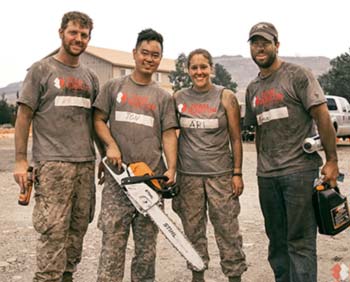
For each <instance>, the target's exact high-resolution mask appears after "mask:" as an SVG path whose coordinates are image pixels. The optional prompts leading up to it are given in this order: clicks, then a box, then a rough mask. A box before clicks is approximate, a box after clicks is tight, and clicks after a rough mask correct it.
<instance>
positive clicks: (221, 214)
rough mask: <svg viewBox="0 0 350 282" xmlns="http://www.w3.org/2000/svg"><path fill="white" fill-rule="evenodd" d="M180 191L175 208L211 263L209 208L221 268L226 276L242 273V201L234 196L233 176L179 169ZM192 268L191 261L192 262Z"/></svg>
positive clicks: (189, 234) (178, 181)
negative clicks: (189, 171)
mask: <svg viewBox="0 0 350 282" xmlns="http://www.w3.org/2000/svg"><path fill="white" fill-rule="evenodd" d="M176 182H177V184H178V185H179V187H180V193H179V195H178V196H176V197H175V198H174V199H173V201H172V207H173V210H174V211H175V212H176V213H177V214H178V215H179V217H180V218H181V221H182V224H183V227H184V231H185V234H186V235H187V237H188V238H189V240H190V241H191V242H192V244H193V246H194V247H195V249H196V250H197V251H198V252H199V254H200V255H201V256H202V258H203V260H204V262H205V264H206V266H207V267H208V263H209V254H208V241H207V236H206V231H207V220H208V219H207V210H208V213H209V218H210V221H211V223H212V225H213V227H214V232H215V238H216V243H217V245H218V248H219V252H220V259H221V268H222V271H223V273H224V274H225V275H226V276H239V275H241V274H242V273H243V272H244V271H245V270H246V269H247V266H246V262H245V254H244V253H243V250H242V236H241V235H240V232H239V225H238V219H237V217H238V214H239V212H240V204H239V200H238V198H234V196H233V191H232V187H231V176H230V175H221V176H191V175H184V174H181V173H178V175H177V179H176ZM188 267H189V268H191V267H190V265H189V266H188Z"/></svg>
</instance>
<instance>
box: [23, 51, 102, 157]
mask: <svg viewBox="0 0 350 282" xmlns="http://www.w3.org/2000/svg"><path fill="white" fill-rule="evenodd" d="M98 91H99V83H98V78H97V76H96V74H95V73H94V72H93V71H92V70H90V69H88V68H87V67H85V66H83V65H79V66H78V67H69V66H66V65H64V64H62V63H60V62H59V61H57V60H55V59H54V58H53V57H48V58H45V59H43V60H41V61H39V62H36V63H34V64H33V65H32V66H31V68H30V69H29V71H28V73H27V76H26V78H25V80H24V82H23V86H22V89H21V94H20V98H19V100H18V103H19V104H25V105H27V106H28V107H30V108H31V109H32V110H33V113H34V116H33V160H34V161H35V162H37V161H68V162H85V161H92V160H94V159H95V149H94V144H93V138H92V103H93V101H94V100H95V98H96V96H97V94H98Z"/></svg>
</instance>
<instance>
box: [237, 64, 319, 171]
mask: <svg viewBox="0 0 350 282" xmlns="http://www.w3.org/2000/svg"><path fill="white" fill-rule="evenodd" d="M325 102H326V98H325V96H324V94H323V91H322V89H321V87H320V85H319V83H318V82H317V80H316V79H315V77H314V76H313V74H312V73H311V72H310V71H309V70H306V69H305V68H303V67H300V66H297V65H294V64H291V63H287V62H283V63H282V65H281V67H280V68H279V69H278V70H277V71H276V72H274V73H273V74H272V75H270V76H269V77H267V78H264V79H263V78H260V77H257V78H256V79H255V80H253V81H252V82H251V83H250V84H249V86H248V88H247V93H246V114H245V119H244V124H245V125H256V126H257V127H258V131H259V134H258V137H259V140H257V143H258V144H259V147H258V168H257V175H258V176H265V177H271V176H280V175H286V174H291V173H295V172H300V171H305V170H312V169H317V168H318V167H319V166H321V165H322V159H321V157H320V156H319V155H318V153H313V154H307V153H305V152H304V151H303V149H302V143H303V141H304V139H305V138H307V137H310V136H313V135H314V134H315V125H314V122H313V119H312V117H311V115H310V108H311V107H312V106H315V105H320V104H322V103H325Z"/></svg>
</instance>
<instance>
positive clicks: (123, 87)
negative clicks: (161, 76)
mask: <svg viewBox="0 0 350 282" xmlns="http://www.w3.org/2000/svg"><path fill="white" fill-rule="evenodd" d="M93 106H94V107H96V108H97V109H99V110H101V111H102V112H104V113H105V114H107V116H108V118H109V126H110V130H111V134H112V136H113V138H114V140H115V141H116V142H117V144H118V146H119V149H120V150H121V153H122V159H123V162H124V163H132V162H137V161H142V162H145V163H146V164H148V166H149V167H150V168H151V169H152V170H153V171H156V170H157V171H159V168H162V169H161V170H163V172H164V170H165V164H164V161H163V158H162V132H163V131H165V130H168V129H171V128H177V127H178V123H177V119H176V114H175V106H174V101H173V98H172V96H171V95H170V94H169V93H168V92H166V91H165V90H164V89H162V88H160V87H159V86H158V84H157V83H155V82H151V83H150V84H148V85H139V84H137V83H135V82H134V81H133V80H132V79H131V78H130V76H126V77H122V78H117V79H112V80H109V81H108V82H107V83H106V84H105V85H104V86H103V88H102V91H101V93H100V95H98V97H97V99H96V101H95V103H94V104H93Z"/></svg>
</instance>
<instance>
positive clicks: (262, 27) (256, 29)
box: [248, 22, 278, 41]
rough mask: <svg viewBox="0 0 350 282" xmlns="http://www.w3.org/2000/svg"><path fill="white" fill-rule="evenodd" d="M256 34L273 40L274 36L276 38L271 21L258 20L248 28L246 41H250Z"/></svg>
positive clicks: (276, 33) (275, 31) (276, 34)
mask: <svg viewBox="0 0 350 282" xmlns="http://www.w3.org/2000/svg"><path fill="white" fill-rule="evenodd" d="M256 35H259V36H262V37H264V38H265V39H267V40H269V41H274V38H276V40H278V32H277V29H276V28H275V26H274V25H273V24H272V23H268V22H260V23H257V24H256V25H254V26H253V27H252V28H251V29H250V32H249V39H248V41H250V40H251V39H252V38H253V37H254V36H256Z"/></svg>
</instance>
